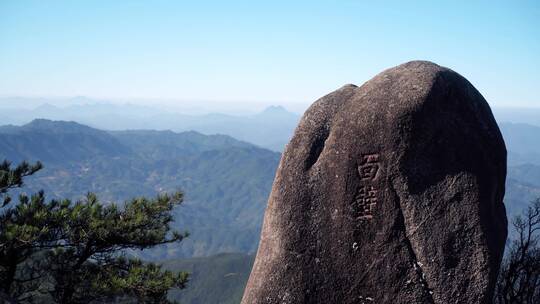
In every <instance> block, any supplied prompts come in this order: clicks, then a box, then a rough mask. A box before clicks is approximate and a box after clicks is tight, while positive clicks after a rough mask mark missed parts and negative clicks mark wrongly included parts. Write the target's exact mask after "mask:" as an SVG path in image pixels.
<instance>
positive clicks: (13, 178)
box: [0, 160, 43, 207]
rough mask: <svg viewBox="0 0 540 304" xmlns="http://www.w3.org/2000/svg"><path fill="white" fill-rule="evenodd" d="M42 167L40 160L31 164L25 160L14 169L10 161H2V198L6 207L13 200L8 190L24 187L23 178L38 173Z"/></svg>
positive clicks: (0, 179)
mask: <svg viewBox="0 0 540 304" xmlns="http://www.w3.org/2000/svg"><path fill="white" fill-rule="evenodd" d="M42 167H43V166H42V165H41V163H40V162H37V163H35V164H34V165H30V164H29V163H27V162H25V161H23V162H21V163H20V164H19V165H18V166H17V167H15V168H14V169H12V168H11V163H10V162H9V161H7V160H4V161H3V162H2V163H0V199H2V200H3V202H2V207H5V206H6V205H7V204H9V202H10V201H11V197H10V196H9V195H7V191H8V190H10V189H12V188H16V187H22V185H23V178H24V177H25V176H29V175H32V174H34V173H36V172H37V171H38V170H40V169H41V168H42Z"/></svg>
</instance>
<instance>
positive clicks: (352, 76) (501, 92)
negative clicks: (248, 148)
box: [0, 0, 540, 107]
mask: <svg viewBox="0 0 540 304" xmlns="http://www.w3.org/2000/svg"><path fill="white" fill-rule="evenodd" d="M375 2H377V4H374V3H375ZM538 3H540V2H539V1H463V2H458V1H444V3H443V1H415V2H413V1H365V2H364V1H264V2H263V1H259V2H257V1H243V2H241V1H24V0H23V1H21V0H16V1H10V0H0V96H15V95H17V96H46V97H51V96H66V97H67V96H77V95H82V96H89V97H99V98H112V99H133V98H137V99H146V100H151V99H155V100H158V99H167V100H179V102H180V101H184V102H187V101H196V100H214V101H218V102H223V103H226V102H233V101H234V102H237V101H242V102H246V103H250V102H254V103H255V102H268V103H274V104H285V105H287V104H288V103H305V104H308V103H311V102H312V101H314V100H315V99H316V98H318V97H320V96H322V95H324V94H326V93H328V92H330V91H332V90H334V89H336V88H338V87H340V86H342V85H343V84H346V83H355V84H361V83H363V82H364V81H366V80H368V79H370V78H371V77H372V76H374V75H375V74H377V73H378V72H380V71H381V70H383V69H385V68H389V67H392V66H394V65H397V64H400V63H403V62H406V61H409V60H414V59H424V60H431V61H434V62H436V63H438V64H441V65H444V66H447V67H450V68H452V69H454V70H456V71H457V72H459V73H461V74H462V75H464V76H465V77H467V78H468V79H469V80H470V81H471V82H472V83H473V84H474V85H475V86H476V87H477V88H478V89H479V90H480V92H481V93H482V94H483V95H484V96H485V97H486V99H487V100H488V101H489V102H490V104H492V105H494V106H535V107H540V95H539V94H538V88H539V86H540V5H539V4H538ZM148 102H149V103H151V102H152V101H148Z"/></svg>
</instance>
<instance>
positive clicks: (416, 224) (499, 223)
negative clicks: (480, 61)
mask: <svg viewBox="0 0 540 304" xmlns="http://www.w3.org/2000/svg"><path fill="white" fill-rule="evenodd" d="M505 177H506V148H505V145H504V142H503V139H502V137H501V134H500V132H499V129H498V127H497V124H496V122H495V120H494V118H493V115H492V113H491V110H490V108H489V106H488V104H487V102H486V101H485V100H484V98H483V97H482V96H481V95H480V93H479V92H478V91H477V90H476V89H475V88H474V87H473V86H472V85H471V84H470V83H469V82H468V81H467V80H466V79H465V78H463V77H462V76H460V75H459V74H457V73H455V72H453V71H452V70H449V69H447V68H444V67H440V66H438V65H436V64H433V63H430V62H423V61H414V62H409V63H406V64H403V65H400V66H398V67H395V68H392V69H389V70H386V71H384V72H382V73H381V74H379V75H377V76H376V77H375V78H373V79H371V80H370V81H368V82H366V83H365V84H364V85H362V86H361V87H357V86H354V85H347V86H344V87H342V88H341V89H339V90H337V91H335V92H333V93H330V94H329V95H327V96H324V97H323V98H321V99H319V100H318V101H316V102H315V103H314V104H313V105H312V106H311V107H310V108H309V109H308V110H307V112H306V113H305V114H304V116H303V118H302V120H301V122H300V124H299V126H298V127H297V129H296V131H295V134H294V136H293V138H292V139H291V141H290V143H289V144H288V145H287V147H286V149H285V152H284V154H283V156H282V159H281V163H280V165H279V168H278V171H277V174H276V177H275V181H274V185H273V188H272V193H271V195H270V198H269V201H268V207H267V210H266V214H265V218H264V225H263V230H262V234H261V241H260V246H259V250H258V253H257V257H256V261H255V264H254V267H253V270H252V273H251V276H250V279H249V282H248V285H247V288H246V291H245V294H244V297H243V301H242V303H243V304H251V303H489V302H491V295H492V293H493V289H494V284H495V280H496V276H497V272H498V269H499V264H500V261H501V258H502V254H503V248H504V244H505V240H506V234H507V221H506V213H505V208H504V205H503V202H502V200H503V196H504V184H505Z"/></svg>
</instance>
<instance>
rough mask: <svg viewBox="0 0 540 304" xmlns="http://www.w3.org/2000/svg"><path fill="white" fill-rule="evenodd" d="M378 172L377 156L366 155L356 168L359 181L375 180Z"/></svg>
mask: <svg viewBox="0 0 540 304" xmlns="http://www.w3.org/2000/svg"><path fill="white" fill-rule="evenodd" d="M377 172H379V154H366V155H364V156H363V157H362V161H361V163H360V165H359V166H358V174H359V175H360V179H361V180H375V178H376V177H377Z"/></svg>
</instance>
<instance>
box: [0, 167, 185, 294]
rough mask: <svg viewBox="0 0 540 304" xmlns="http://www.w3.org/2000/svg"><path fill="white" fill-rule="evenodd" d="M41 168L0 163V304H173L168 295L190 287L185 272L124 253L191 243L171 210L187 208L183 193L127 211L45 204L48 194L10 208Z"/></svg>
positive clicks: (135, 203)
mask: <svg viewBox="0 0 540 304" xmlns="http://www.w3.org/2000/svg"><path fill="white" fill-rule="evenodd" d="M41 168H42V165H41V164H40V163H37V164H35V165H30V164H28V163H21V164H20V165H18V166H16V167H15V168H12V166H11V164H10V163H9V162H7V161H4V162H3V163H2V164H0V196H1V197H0V199H2V201H3V207H2V209H1V212H0V299H1V298H2V297H3V298H4V299H5V301H17V302H22V303H25V302H26V303H33V302H47V303H50V302H55V303H91V302H103V301H112V300H115V299H123V300H124V301H128V302H129V301H136V302H138V303H169V301H168V300H167V292H168V290H169V289H171V288H184V287H185V284H186V282H187V274H186V273H184V272H180V273H173V272H170V271H166V270H163V269H162V268H161V266H159V265H156V264H153V263H144V262H142V261H140V260H138V259H136V258H133V257H129V256H128V255H127V253H126V252H127V250H134V249H135V250H136V249H139V250H142V249H147V248H151V247H153V246H156V245H159V244H166V243H173V242H180V241H181V240H182V239H183V238H184V237H186V236H187V233H180V232H178V231H171V228H170V223H171V222H172V221H173V217H172V214H171V211H172V209H173V208H174V207H175V206H177V205H179V204H181V203H182V201H183V194H182V193H181V192H176V193H174V194H172V195H167V194H161V195H158V196H157V197H156V198H153V199H147V198H135V199H132V200H130V201H127V202H125V203H124V204H123V205H118V204H114V203H113V204H107V205H104V204H102V203H100V202H99V199H98V197H97V196H96V195H95V194H92V193H89V194H88V195H87V196H86V198H85V199H84V200H81V201H78V202H72V201H70V200H67V199H64V200H51V201H47V200H46V198H45V194H44V193H43V191H41V192H38V193H36V194H34V195H31V196H27V195H24V194H22V195H20V196H19V200H18V202H17V203H15V202H12V201H11V197H9V193H8V192H9V191H10V190H12V189H13V188H19V187H21V186H23V184H24V181H23V180H24V178H25V177H27V176H29V175H32V174H34V173H35V172H37V171H38V170H40V169H41Z"/></svg>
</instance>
